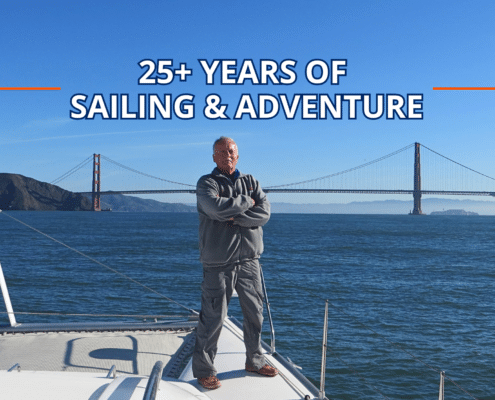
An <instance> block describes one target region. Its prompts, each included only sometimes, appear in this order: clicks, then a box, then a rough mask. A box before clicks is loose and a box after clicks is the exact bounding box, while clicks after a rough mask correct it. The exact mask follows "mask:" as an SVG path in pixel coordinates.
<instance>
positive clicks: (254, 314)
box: [192, 136, 278, 389]
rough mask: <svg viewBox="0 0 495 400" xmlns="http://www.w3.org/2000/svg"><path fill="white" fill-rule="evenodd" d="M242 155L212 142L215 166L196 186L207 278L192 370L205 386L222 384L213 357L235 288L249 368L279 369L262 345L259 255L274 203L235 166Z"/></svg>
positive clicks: (224, 141) (223, 140) (227, 142)
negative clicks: (266, 357)
mask: <svg viewBox="0 0 495 400" xmlns="http://www.w3.org/2000/svg"><path fill="white" fill-rule="evenodd" d="M238 159H239V154H238V150H237V145H236V144H235V142H234V141H233V140H232V139H230V138H227V137H223V136H222V137H220V138H219V139H218V140H216V141H215V143H214V144H213V161H214V162H215V163H216V164H217V167H216V168H215V169H214V170H213V172H212V173H211V174H208V175H204V176H202V177H201V178H200V179H199V181H198V184H197V188H196V196H197V201H198V213H199V250H200V259H201V262H202V264H203V283H202V286H201V288H202V295H201V313H200V315H199V322H198V328H197V332H196V346H195V349H194V353H193V363H192V369H193V374H194V377H195V378H198V382H199V383H200V384H201V385H202V386H203V387H205V388H207V389H216V388H218V387H220V381H219V380H218V378H217V377H216V373H217V371H216V369H215V367H214V365H213V361H214V359H215V355H216V352H217V342H218V338H219V336H220V331H221V329H222V325H223V321H224V319H225V317H226V315H227V308H228V305H229V301H230V298H231V297H232V293H233V291H234V289H235V290H236V291H237V294H238V295H239V302H240V305H241V308H242V312H243V317H244V322H243V330H244V343H245V345H246V370H247V371H249V372H256V373H258V374H260V375H264V376H275V375H277V374H278V371H277V370H276V369H275V368H273V367H271V366H269V365H268V364H266V362H265V358H264V356H263V354H262V348H261V326H262V324H263V292H262V285H261V276H260V264H259V261H258V259H259V257H260V255H261V253H262V252H263V230H262V228H261V227H262V226H263V225H265V224H266V223H267V222H268V220H269V219H270V203H269V202H268V200H267V198H266V195H265V193H263V191H262V190H261V187H260V184H259V182H258V181H257V180H256V179H254V178H253V177H252V176H251V175H244V174H242V173H240V172H239V171H238V170H237V169H236V165H237V160H238Z"/></svg>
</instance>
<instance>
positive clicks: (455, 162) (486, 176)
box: [421, 144, 495, 181]
mask: <svg viewBox="0 0 495 400" xmlns="http://www.w3.org/2000/svg"><path fill="white" fill-rule="evenodd" d="M421 147H424V148H425V149H427V150H429V151H431V152H432V153H435V154H436V155H437V156H440V157H443V158H445V159H446V160H448V161H450V162H453V163H454V164H457V165H459V166H461V167H463V168H466V169H467V170H469V171H471V172H474V173H476V174H478V175H481V176H484V177H485V178H488V179H491V180H493V181H495V178H492V177H491V176H488V175H485V174H482V173H481V172H478V171H476V170H474V169H472V168H469V167H466V166H465V165H462V164H461V163H458V162H457V161H454V160H452V159H450V158H448V157H445V156H444V155H442V154H440V153H437V152H436V151H435V150H432V149H430V148H429V147H426V146H425V145H423V144H422V145H421Z"/></svg>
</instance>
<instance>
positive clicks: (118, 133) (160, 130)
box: [0, 129, 170, 145]
mask: <svg viewBox="0 0 495 400" xmlns="http://www.w3.org/2000/svg"><path fill="white" fill-rule="evenodd" d="M169 131H170V129H154V130H146V131H121V132H98V133H85V134H82V135H65V136H46V137H40V138H31V139H20V140H11V141H6V142H1V143H0V144H2V145H6V144H18V143H33V142H43V141H47V140H62V139H80V138H85V137H91V136H102V135H129V134H133V133H149V132H169Z"/></svg>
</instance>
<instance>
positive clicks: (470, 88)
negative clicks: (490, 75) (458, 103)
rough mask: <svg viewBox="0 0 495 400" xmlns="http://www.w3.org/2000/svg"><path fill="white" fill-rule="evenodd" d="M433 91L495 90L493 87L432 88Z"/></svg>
mask: <svg viewBox="0 0 495 400" xmlns="http://www.w3.org/2000/svg"><path fill="white" fill-rule="evenodd" d="M433 90H495V87H434V88H433Z"/></svg>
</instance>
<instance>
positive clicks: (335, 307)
mask: <svg viewBox="0 0 495 400" xmlns="http://www.w3.org/2000/svg"><path fill="white" fill-rule="evenodd" d="M273 274H275V275H277V276H278V277H279V278H281V279H283V280H284V281H286V282H288V283H291V281H289V280H288V279H286V278H284V277H283V276H282V275H279V274H277V273H276V272H273ZM298 288H299V289H303V290H304V291H306V292H308V293H309V294H311V295H313V296H315V297H318V298H319V299H321V300H323V301H326V299H324V298H323V297H321V296H320V295H318V294H315V293H313V292H312V291H311V290H310V289H307V288H305V287H304V286H298ZM328 304H329V305H330V306H332V307H333V308H334V309H336V310H338V311H340V312H341V313H342V314H344V315H347V316H348V317H351V318H352V319H354V321H356V322H357V323H358V324H360V325H362V326H363V327H365V328H366V329H368V330H370V331H371V332H373V333H374V334H375V335H377V336H379V337H381V338H382V339H383V340H385V341H386V342H388V343H390V344H391V345H392V346H394V347H396V348H398V349H399V350H401V351H403V352H404V353H406V354H408V355H409V356H410V357H411V358H413V359H414V360H416V361H418V362H420V363H421V364H423V365H425V366H426V367H428V368H429V369H431V370H432V371H435V372H437V373H440V372H441V371H440V370H439V369H437V368H435V367H432V366H431V365H429V364H427V363H426V362H424V361H423V360H421V359H419V358H418V357H416V356H415V355H414V354H412V353H410V352H408V351H407V350H405V349H403V348H402V347H401V346H400V345H398V344H397V343H395V342H392V341H391V340H390V339H387V338H386V337H385V336H383V335H381V334H379V333H378V332H376V331H375V330H374V329H373V328H371V327H369V326H368V325H366V324H364V323H363V322H361V321H359V320H358V319H357V318H356V317H354V316H352V315H350V314H348V313H346V312H345V311H344V310H343V309H342V308H340V307H337V306H336V305H334V304H332V303H331V302H328ZM445 379H447V380H449V381H450V382H452V383H453V384H454V385H455V386H457V387H458V388H459V389H460V390H462V391H463V392H464V393H466V394H467V395H468V396H470V397H472V398H473V399H475V400H480V399H478V398H477V397H475V396H473V395H472V394H471V393H469V392H468V391H467V390H466V389H464V388H463V387H461V386H460V385H459V384H458V383H457V382H455V381H454V380H453V379H451V378H449V377H448V376H446V375H445Z"/></svg>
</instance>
